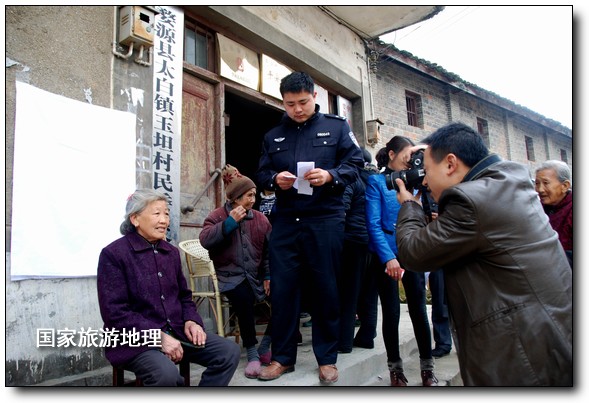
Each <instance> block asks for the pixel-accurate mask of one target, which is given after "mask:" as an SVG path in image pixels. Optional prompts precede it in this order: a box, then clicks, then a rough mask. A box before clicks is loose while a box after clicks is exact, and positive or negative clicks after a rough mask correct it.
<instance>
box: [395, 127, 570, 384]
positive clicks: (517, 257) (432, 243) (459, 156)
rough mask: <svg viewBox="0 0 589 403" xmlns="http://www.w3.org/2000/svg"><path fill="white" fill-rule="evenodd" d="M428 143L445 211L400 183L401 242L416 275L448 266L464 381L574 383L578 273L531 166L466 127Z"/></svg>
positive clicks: (432, 177)
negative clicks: (434, 211) (431, 208)
mask: <svg viewBox="0 0 589 403" xmlns="http://www.w3.org/2000/svg"><path fill="white" fill-rule="evenodd" d="M423 142H424V143H425V144H427V145H428V147H427V149H426V150H425V153H424V167H425V172H426V174H425V177H424V180H423V185H424V186H427V188H428V190H429V191H430V192H431V194H432V196H433V198H434V199H435V200H436V201H437V202H438V204H439V215H438V218H437V219H436V220H434V221H433V222H432V223H429V224H428V222H427V220H426V219H425V217H423V213H422V209H421V206H419V199H418V198H416V197H415V196H414V195H413V193H412V192H410V191H407V190H406V189H405V186H404V184H403V181H401V180H400V179H397V180H396V183H397V185H398V186H399V188H400V190H399V192H397V199H398V202H399V203H400V204H401V205H402V207H401V210H400V211H399V216H398V217H399V218H398V222H397V243H398V246H399V253H400V254H401V256H403V262H404V264H405V265H406V268H407V269H408V270H411V271H415V272H425V271H428V270H430V268H431V267H432V266H441V267H443V268H444V274H445V280H446V293H447V296H448V308H449V310H450V315H451V318H452V326H453V327H454V331H455V334H456V339H455V340H456V345H457V352H458V361H459V363H460V374H461V376H462V379H463V381H464V385H465V386H549V385H554V386H572V377H573V365H572V362H573V361H572V360H573V358H572V325H573V324H572V275H571V270H570V267H569V264H568V261H567V258H566V256H565V253H564V250H563V248H562V247H561V245H560V243H559V241H558V236H557V234H556V232H555V231H554V230H553V229H552V228H551V227H550V223H549V222H548V217H547V216H546V214H544V212H543V210H542V206H541V204H540V200H539V198H538V195H537V193H536V191H535V190H534V186H533V184H532V182H531V181H530V176H529V172H528V169H527V167H526V166H524V165H522V164H518V163H515V162H511V161H502V160H501V158H499V157H498V156H497V155H495V154H489V150H488V149H487V147H486V146H485V144H484V143H483V141H482V139H481V137H480V135H479V134H478V133H476V132H475V131H474V130H473V129H472V128H470V127H469V126H466V125H464V124H462V123H452V124H449V125H447V126H444V127H442V128H440V129H438V130H436V131H435V132H434V133H433V134H431V135H430V136H429V137H427V138H426V139H425V140H423ZM424 252H425V253H424ZM405 275H407V274H405Z"/></svg>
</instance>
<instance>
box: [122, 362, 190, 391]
mask: <svg viewBox="0 0 589 403" xmlns="http://www.w3.org/2000/svg"><path fill="white" fill-rule="evenodd" d="M178 365H180V375H182V377H183V378H184V386H190V362H189V361H180V363H179V364H178ZM112 386H143V382H142V381H141V379H139V378H137V377H135V380H134V381H131V382H125V368H124V367H123V366H122V365H121V366H118V367H114V366H113V367H112Z"/></svg>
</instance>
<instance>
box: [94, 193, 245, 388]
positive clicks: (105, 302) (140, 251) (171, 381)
mask: <svg viewBox="0 0 589 403" xmlns="http://www.w3.org/2000/svg"><path fill="white" fill-rule="evenodd" d="M169 224H170V217H169V210H168V204H167V198H166V196H165V195H164V194H161V193H158V192H156V191H154V190H150V189H142V190H137V191H136V192H135V193H133V194H132V195H131V196H130V197H129V199H128V200H127V207H126V215H125V221H123V223H122V224H121V228H120V231H121V234H123V235H124V236H123V237H122V238H119V239H118V240H116V241H114V242H112V243H111V244H110V245H108V246H107V247H105V248H104V249H103V250H102V252H101V253H100V257H99V261H98V278H97V284H98V302H99V305H100V314H101V315H102V319H103V320H104V330H105V332H108V334H110V335H112V337H110V338H109V339H108V340H109V344H108V345H107V346H106V347H105V356H106V358H107V359H108V360H109V361H110V362H111V364H112V365H113V366H120V365H124V366H125V368H126V369H128V370H130V371H132V372H134V373H135V375H136V376H137V377H138V378H139V379H141V380H142V381H143V384H144V385H145V386H181V385H183V384H184V380H183V378H182V376H180V374H179V372H178V369H177V368H176V365H175V364H176V363H178V362H180V361H181V360H188V361H190V362H194V363H197V364H199V365H202V366H204V367H206V370H205V371H204V372H203V374H202V377H201V381H200V383H199V386H227V385H228V384H229V381H230V380H231V378H232V377H233V374H234V373H235V370H236V369H237V365H238V363H239V357H240V349H239V346H238V345H237V344H236V343H234V342H232V341H231V340H228V339H225V338H223V337H220V336H218V335H216V334H214V333H205V330H204V324H203V321H202V318H201V317H200V315H199V314H198V312H197V311H196V307H195V305H194V302H193V301H192V291H191V290H190V289H189V288H188V286H187V285H186V279H185V277H184V274H183V272H182V264H181V261H180V253H179V251H178V249H177V248H176V247H174V246H173V245H171V244H169V243H168V242H166V233H167V230H168V225H169Z"/></svg>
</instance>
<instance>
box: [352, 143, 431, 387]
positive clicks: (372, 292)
mask: <svg viewBox="0 0 589 403" xmlns="http://www.w3.org/2000/svg"><path fill="white" fill-rule="evenodd" d="M413 145H414V144H413V142H412V141H411V140H410V139H408V138H406V137H402V136H395V137H393V138H392V139H391V140H390V141H389V142H388V143H387V145H386V151H387V153H388V158H389V161H388V164H387V167H386V169H385V171H384V172H383V173H382V174H379V175H371V176H370V177H369V178H368V185H367V187H366V224H367V228H368V237H369V250H370V252H371V263H370V265H369V267H368V269H367V277H366V283H365V287H366V288H365V290H364V293H363V298H362V299H361V302H360V304H361V305H360V309H359V312H358V315H359V318H360V323H361V325H360V329H359V330H358V333H357V335H356V338H355V340H354V345H355V346H358V347H365V348H371V347H373V346H374V341H373V339H374V337H375V334H376V316H377V309H378V305H377V295H378V296H379V297H380V301H381V307H382V314H383V320H382V334H383V337H384V342H385V348H386V351H387V364H388V367H389V371H390V378H391V385H392V386H407V382H408V381H407V378H406V377H405V375H404V370H403V360H402V359H401V356H400V352H399V318H400V300H399V283H398V282H399V280H401V279H402V281H403V286H404V288H405V293H406V296H407V304H408V307H409V315H410V317H411V322H412V324H413V330H414V333H415V337H416V339H417V345H418V348H419V358H420V368H421V381H422V384H423V386H436V385H437V382H438V380H437V379H436V377H435V375H434V373H433V370H434V360H433V358H432V346H431V332H430V327H429V322H428V318H427V310H426V306H425V275H424V274H423V273H414V272H405V273H404V274H403V272H404V270H403V268H402V262H400V261H399V258H398V255H397V244H396V242H395V227H396V222H397V213H398V212H399V209H400V207H401V206H400V204H399V203H398V202H397V199H396V194H397V192H396V191H395V190H392V189H389V186H390V184H391V182H390V179H389V182H388V184H387V178H390V177H391V175H392V176H393V177H394V176H396V175H397V174H399V173H400V172H401V171H404V170H406V169H407V168H410V167H411V147H412V146H413ZM422 215H424V213H423V211H422Z"/></svg>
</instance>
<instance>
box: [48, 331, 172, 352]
mask: <svg viewBox="0 0 589 403" xmlns="http://www.w3.org/2000/svg"><path fill="white" fill-rule="evenodd" d="M76 336H77V337H76ZM120 345H129V346H130V347H139V346H148V347H161V346H162V335H161V331H160V329H147V330H136V329H135V328H133V329H132V330H127V329H123V330H118V329H108V328H107V329H92V328H90V327H89V328H88V329H85V328H81V329H80V331H77V330H76V329H68V328H67V327H66V328H65V329H53V328H42V329H37V348H39V347H63V348H67V347H116V346H120Z"/></svg>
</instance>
